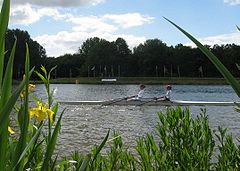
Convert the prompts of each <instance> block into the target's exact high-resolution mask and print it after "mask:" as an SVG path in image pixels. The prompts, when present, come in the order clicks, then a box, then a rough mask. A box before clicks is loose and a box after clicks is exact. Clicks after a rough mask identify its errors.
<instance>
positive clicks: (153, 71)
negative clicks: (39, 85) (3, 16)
mask: <svg viewBox="0 0 240 171" xmlns="http://www.w3.org/2000/svg"><path fill="white" fill-rule="evenodd" d="M14 36H16V37H17V38H18V43H17V48H16V55H17V56H16V58H15V59H16V60H15V62H14V71H13V72H14V77H15V78H20V77H21V74H22V72H23V66H24V59H25V42H27V43H28V45H29V49H30V59H31V66H35V67H36V68H39V67H40V66H41V65H44V66H45V67H46V68H47V69H50V68H52V67H54V66H57V69H56V70H55V71H54V72H53V75H54V76H53V77H55V78H59V77H78V76H81V77H82V76H83V77H221V75H220V73H219V72H218V71H217V70H216V68H215V67H214V66H213V64H212V63H211V62H210V61H209V60H208V59H207V58H206V57H205V56H204V54H203V53H202V52H201V51H200V50H199V49H198V48H194V47H189V46H184V45H182V44H178V45H176V46H168V45H167V44H166V43H164V42H162V41H161V40H159V39H149V40H146V41H145V42H144V43H141V44H139V45H138V46H136V47H134V48H133V50H131V49H130V48H129V46H128V45H127V43H126V41H125V40H124V39H123V38H117V39H116V41H112V42H110V41H107V40H105V39H100V38H98V37H94V38H89V39H87V40H86V41H85V42H83V44H82V45H81V46H80V47H79V49H78V51H77V52H76V53H75V54H65V55H62V56H59V57H47V56H46V51H45V49H44V48H43V47H42V46H41V45H40V44H39V43H37V42H36V41H33V40H32V39H31V38H30V35H29V34H28V33H27V32H26V31H21V30H19V29H16V30H9V31H8V32H7V35H6V49H10V47H12V45H13V42H14ZM206 47H207V48H209V49H210V50H211V51H212V52H213V53H214V54H215V55H216V56H217V57H218V58H219V59H220V60H221V61H222V62H223V64H224V65H225V66H226V67H227V68H228V69H229V70H230V71H231V72H232V73H233V75H234V76H236V77H239V71H238V69H237V67H236V64H240V46H238V45H235V44H227V45H214V46H213V47H210V46H207V45H206ZM6 55H7V56H8V55H9V52H7V54H6Z"/></svg>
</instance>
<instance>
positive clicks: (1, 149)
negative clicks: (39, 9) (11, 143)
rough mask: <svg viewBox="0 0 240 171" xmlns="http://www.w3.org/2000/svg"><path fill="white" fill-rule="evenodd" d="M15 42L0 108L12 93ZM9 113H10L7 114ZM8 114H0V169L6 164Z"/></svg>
mask: <svg viewBox="0 0 240 171" xmlns="http://www.w3.org/2000/svg"><path fill="white" fill-rule="evenodd" d="M16 43H17V42H16V40H15V42H14V45H13V49H12V52H11V55H10V58H9V61H8V64H7V68H6V71H5V75H4V79H3V85H2V92H1V99H0V108H3V106H4V103H5V102H6V101H8V100H9V98H10V96H11V91H12V71H13V60H14V55H15V48H16ZM9 113H10V112H9ZM9 113H2V112H1V113H0V117H3V116H4V115H6V119H5V120H0V122H1V125H0V130H1V131H0V139H1V141H0V161H1V162H0V169H1V168H4V167H5V166H4V165H5V162H6V157H5V156H6V152H7V151H6V150H7V148H6V146H7V142H8V125H9V117H8V116H9Z"/></svg>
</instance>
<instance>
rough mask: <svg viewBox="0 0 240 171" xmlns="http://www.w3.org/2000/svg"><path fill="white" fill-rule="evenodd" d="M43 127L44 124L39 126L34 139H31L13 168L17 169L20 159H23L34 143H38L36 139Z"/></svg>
mask: <svg viewBox="0 0 240 171" xmlns="http://www.w3.org/2000/svg"><path fill="white" fill-rule="evenodd" d="M42 127H43V124H42V125H41V126H40V127H39V128H38V130H37V132H36V133H35V135H34V136H33V137H32V139H31V140H30V142H29V143H28V145H27V146H26V147H25V149H24V150H23V151H22V153H21V155H20V157H19V159H18V161H17V163H14V164H15V166H14V167H13V169H12V170H15V169H16V167H17V165H18V164H19V163H20V161H21V160H22V159H23V157H24V156H25V155H26V154H27V152H28V150H29V149H30V148H31V147H32V145H33V144H34V143H36V140H37V139H38V137H39V135H40V132H41V131H42Z"/></svg>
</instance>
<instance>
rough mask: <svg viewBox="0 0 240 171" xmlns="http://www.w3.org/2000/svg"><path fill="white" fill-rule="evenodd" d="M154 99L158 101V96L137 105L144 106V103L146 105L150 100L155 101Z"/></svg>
mask: <svg viewBox="0 0 240 171" xmlns="http://www.w3.org/2000/svg"><path fill="white" fill-rule="evenodd" d="M153 101H156V102H157V98H156V97H154V98H152V99H151V100H148V101H146V102H143V103H141V104H139V105H137V106H142V105H144V104H147V103H150V102H153Z"/></svg>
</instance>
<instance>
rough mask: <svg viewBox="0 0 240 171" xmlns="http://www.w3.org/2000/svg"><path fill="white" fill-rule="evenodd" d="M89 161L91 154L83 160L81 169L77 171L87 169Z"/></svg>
mask: <svg viewBox="0 0 240 171" xmlns="http://www.w3.org/2000/svg"><path fill="white" fill-rule="evenodd" d="M90 160H91V154H88V155H87V156H86V158H85V159H84V160H83V162H82V164H81V167H80V168H79V169H77V170H79V171H85V170H86V169H87V167H88V164H89V161H90Z"/></svg>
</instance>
